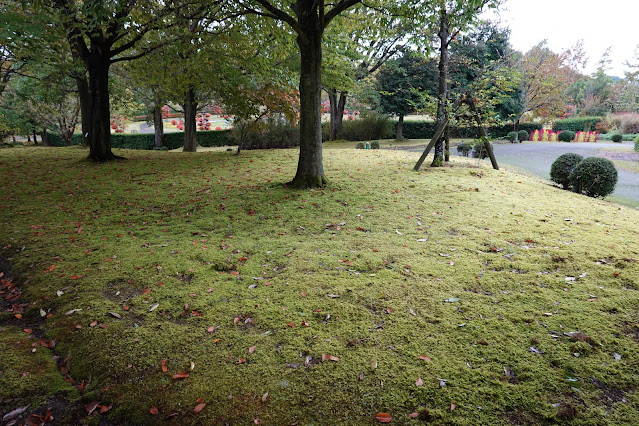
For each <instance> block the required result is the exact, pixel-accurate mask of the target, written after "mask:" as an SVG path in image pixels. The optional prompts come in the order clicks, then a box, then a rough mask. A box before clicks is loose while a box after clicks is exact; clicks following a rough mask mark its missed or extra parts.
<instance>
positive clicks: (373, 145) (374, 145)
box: [371, 141, 379, 149]
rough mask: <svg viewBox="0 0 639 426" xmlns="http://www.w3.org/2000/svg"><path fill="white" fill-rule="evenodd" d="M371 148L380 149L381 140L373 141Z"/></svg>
mask: <svg viewBox="0 0 639 426" xmlns="http://www.w3.org/2000/svg"><path fill="white" fill-rule="evenodd" d="M371 149H379V142H378V141H373V142H371Z"/></svg>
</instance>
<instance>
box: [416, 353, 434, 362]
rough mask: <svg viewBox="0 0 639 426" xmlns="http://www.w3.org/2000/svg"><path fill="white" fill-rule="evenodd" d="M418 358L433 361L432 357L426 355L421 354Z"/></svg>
mask: <svg viewBox="0 0 639 426" xmlns="http://www.w3.org/2000/svg"><path fill="white" fill-rule="evenodd" d="M418 358H419V359H421V360H422V361H427V362H431V361H432V360H431V359H430V357H429V356H426V355H420V356H419V357H418Z"/></svg>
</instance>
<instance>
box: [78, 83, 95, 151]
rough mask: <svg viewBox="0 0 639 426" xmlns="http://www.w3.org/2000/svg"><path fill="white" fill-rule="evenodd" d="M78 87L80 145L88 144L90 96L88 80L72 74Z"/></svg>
mask: <svg viewBox="0 0 639 426" xmlns="http://www.w3.org/2000/svg"><path fill="white" fill-rule="evenodd" d="M74 79H75V83H76V86H77V87H78V97H79V99H80V121H81V126H82V145H83V146H85V147H86V146H89V134H91V96H90V95H89V82H88V81H87V79H86V78H84V77H82V76H74Z"/></svg>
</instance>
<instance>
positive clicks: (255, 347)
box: [248, 345, 257, 354]
mask: <svg viewBox="0 0 639 426" xmlns="http://www.w3.org/2000/svg"><path fill="white" fill-rule="evenodd" d="M255 349H257V345H253V346H251V347H250V348H249V350H248V351H249V353H250V354H252V353H254V352H255Z"/></svg>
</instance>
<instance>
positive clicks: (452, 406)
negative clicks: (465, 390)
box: [450, 402, 457, 411]
mask: <svg viewBox="0 0 639 426" xmlns="http://www.w3.org/2000/svg"><path fill="white" fill-rule="evenodd" d="M455 408H457V405H455V404H454V403H452V402H451V403H450V411H453V410H454V409H455Z"/></svg>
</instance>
